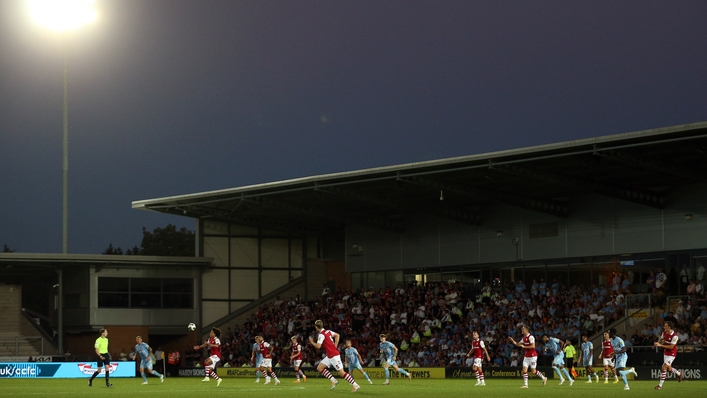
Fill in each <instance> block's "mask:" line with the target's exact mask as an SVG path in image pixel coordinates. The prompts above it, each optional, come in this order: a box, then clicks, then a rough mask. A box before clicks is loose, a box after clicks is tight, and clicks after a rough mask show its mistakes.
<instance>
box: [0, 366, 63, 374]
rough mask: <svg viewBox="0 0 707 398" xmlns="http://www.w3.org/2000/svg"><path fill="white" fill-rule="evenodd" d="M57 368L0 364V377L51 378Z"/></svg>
mask: <svg viewBox="0 0 707 398" xmlns="http://www.w3.org/2000/svg"><path fill="white" fill-rule="evenodd" d="M59 366H60V365H49V364H34V363H26V364H25V363H13V364H9V363H8V364H0V377H52V376H54V374H55V373H56V371H57V369H59Z"/></svg>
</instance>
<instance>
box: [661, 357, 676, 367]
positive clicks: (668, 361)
mask: <svg viewBox="0 0 707 398" xmlns="http://www.w3.org/2000/svg"><path fill="white" fill-rule="evenodd" d="M674 360H675V357H672V356H670V355H663V365H668V366H672V365H673V361H674Z"/></svg>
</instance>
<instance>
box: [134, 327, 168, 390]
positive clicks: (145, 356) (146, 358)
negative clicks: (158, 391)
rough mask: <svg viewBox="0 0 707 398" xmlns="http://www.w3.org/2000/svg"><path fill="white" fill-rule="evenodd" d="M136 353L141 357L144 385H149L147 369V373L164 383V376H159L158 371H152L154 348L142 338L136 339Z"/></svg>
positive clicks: (141, 372)
mask: <svg viewBox="0 0 707 398" xmlns="http://www.w3.org/2000/svg"><path fill="white" fill-rule="evenodd" d="M135 343H137V344H135V352H136V353H137V355H138V356H139V357H140V375H142V380H143V382H142V384H147V376H146V375H145V369H147V373H149V374H152V375H155V376H157V377H159V378H160V382H161V383H164V375H161V374H159V372H157V371H156V370H152V355H151V354H152V348H151V347H150V346H149V345H147V343H145V342H144V341H142V337H141V336H137V337H135Z"/></svg>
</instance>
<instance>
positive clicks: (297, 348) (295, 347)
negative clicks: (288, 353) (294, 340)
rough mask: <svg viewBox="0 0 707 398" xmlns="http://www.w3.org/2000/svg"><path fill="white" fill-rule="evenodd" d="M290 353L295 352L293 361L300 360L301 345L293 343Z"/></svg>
mask: <svg viewBox="0 0 707 398" xmlns="http://www.w3.org/2000/svg"><path fill="white" fill-rule="evenodd" d="M292 353H293V354H297V356H295V357H294V358H292V360H294V361H301V360H302V346H301V345H299V344H293V345H292Z"/></svg>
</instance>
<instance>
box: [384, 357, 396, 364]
mask: <svg viewBox="0 0 707 398" xmlns="http://www.w3.org/2000/svg"><path fill="white" fill-rule="evenodd" d="M385 362H386V363H387V364H388V365H389V366H397V365H398V362H396V361H394V360H393V358H389V359H386V360H385Z"/></svg>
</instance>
